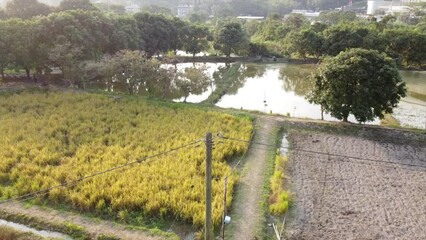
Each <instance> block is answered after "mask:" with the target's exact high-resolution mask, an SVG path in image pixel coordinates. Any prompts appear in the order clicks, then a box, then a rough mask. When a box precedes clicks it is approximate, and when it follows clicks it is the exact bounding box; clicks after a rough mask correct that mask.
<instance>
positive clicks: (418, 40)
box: [383, 28, 426, 67]
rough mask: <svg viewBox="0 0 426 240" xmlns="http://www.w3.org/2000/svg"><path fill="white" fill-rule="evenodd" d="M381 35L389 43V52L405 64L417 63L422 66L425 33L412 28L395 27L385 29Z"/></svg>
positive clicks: (424, 59)
mask: <svg viewBox="0 0 426 240" xmlns="http://www.w3.org/2000/svg"><path fill="white" fill-rule="evenodd" d="M383 36H384V38H385V39H386V40H387V42H388V43H389V44H388V49H387V51H388V52H389V54H390V55H391V56H394V57H395V58H398V59H399V60H400V61H401V62H403V63H405V64H406V66H411V65H412V64H418V66H419V67H422V65H423V63H424V62H426V33H424V32H422V31H418V30H416V29H414V28H395V29H386V30H385V31H384V32H383Z"/></svg>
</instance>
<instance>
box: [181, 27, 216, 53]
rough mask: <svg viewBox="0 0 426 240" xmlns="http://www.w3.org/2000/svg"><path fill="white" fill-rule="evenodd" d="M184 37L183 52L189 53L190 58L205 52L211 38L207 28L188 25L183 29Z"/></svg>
mask: <svg viewBox="0 0 426 240" xmlns="http://www.w3.org/2000/svg"><path fill="white" fill-rule="evenodd" d="M184 31H185V33H186V34H185V35H184V37H183V40H182V42H183V50H185V51H186V52H187V53H191V54H192V56H194V57H195V55H196V54H197V53H199V52H202V51H206V50H207V49H208V48H209V41H210V40H211V38H212V36H211V34H210V31H209V29H208V28H207V27H203V26H198V25H189V26H188V27H186V28H185V30H184Z"/></svg>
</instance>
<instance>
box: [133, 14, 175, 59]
mask: <svg viewBox="0 0 426 240" xmlns="http://www.w3.org/2000/svg"><path fill="white" fill-rule="evenodd" d="M135 19H136V22H137V24H138V27H139V30H140V34H141V36H140V37H141V47H140V49H142V50H143V51H144V52H145V53H146V54H147V56H148V57H152V56H153V55H155V54H160V53H165V52H167V51H169V50H175V49H177V48H178V47H179V45H180V44H181V42H180V41H179V37H180V35H179V31H178V28H180V27H181V26H182V24H183V22H182V21H180V20H177V19H168V18H166V17H165V16H162V15H154V14H148V13H137V14H135ZM178 24H179V25H178Z"/></svg>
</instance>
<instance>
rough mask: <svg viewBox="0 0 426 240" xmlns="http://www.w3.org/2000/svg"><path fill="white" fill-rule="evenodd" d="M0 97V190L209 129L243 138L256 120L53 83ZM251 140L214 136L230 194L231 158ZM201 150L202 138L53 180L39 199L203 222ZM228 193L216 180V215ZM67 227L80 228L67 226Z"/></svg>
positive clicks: (15, 191)
mask: <svg viewBox="0 0 426 240" xmlns="http://www.w3.org/2000/svg"><path fill="white" fill-rule="evenodd" d="M0 98H1V100H0V101H1V102H2V103H3V104H2V105H0V122H1V123H2V124H1V125H0V132H1V133H2V138H0V158H1V159H2V161H1V162H0V173H1V174H3V177H2V178H3V180H5V181H2V182H1V183H0V189H1V195H0V198H3V199H4V198H9V197H14V196H18V195H22V194H25V193H30V192H33V191H37V190H40V189H43V188H48V187H51V186H54V185H58V184H61V183H64V182H71V181H74V180H76V179H77V178H80V177H82V176H87V175H89V174H92V173H94V172H98V171H103V170H105V169H108V168H112V167H115V166H118V165H121V164H124V163H128V162H130V161H134V160H136V159H144V158H145V157H147V156H151V155H154V154H157V153H160V152H163V151H166V150H169V149H172V148H176V147H178V146H181V145H183V144H187V143H189V142H192V141H195V140H198V139H200V138H201V137H202V136H203V135H204V134H205V132H209V131H210V132H213V133H215V132H219V131H221V132H222V133H223V134H225V135H226V136H230V137H234V138H241V139H247V138H249V136H250V134H251V131H252V125H251V121H249V120H246V119H242V118H236V117H233V116H230V115H227V114H222V113H216V112H206V111H204V110H199V109H195V108H190V107H180V106H181V105H175V104H173V105H171V106H164V105H160V104H156V103H153V102H147V101H143V100H141V99H140V98H130V97H129V98H122V99H115V98H112V97H108V96H104V95H93V94H84V93H80V94H72V93H52V92H48V93H46V94H40V93H33V94H31V93H21V94H15V95H9V96H1V97H0ZM246 147H247V146H246V145H245V144H243V143H241V144H240V143H236V144H235V143H233V144H220V145H217V146H215V151H214V153H213V159H214V163H213V169H214V172H213V177H214V178H216V177H217V178H219V179H222V178H223V177H224V176H225V175H228V176H230V178H229V181H228V183H229V184H228V186H229V189H230V190H229V191H228V194H229V195H228V198H229V199H230V202H229V204H230V203H231V200H232V189H233V186H234V183H235V177H234V176H233V175H232V173H231V169H230V167H229V166H228V165H227V164H226V159H228V158H230V157H231V156H233V155H236V154H241V153H243V152H244V151H245V150H246ZM204 160H205V151H204V149H203V148H200V147H198V148H196V147H189V148H186V149H185V150H182V151H177V152H173V153H170V154H167V155H163V156H160V157H158V158H155V159H152V160H149V161H148V160H146V161H143V162H142V163H141V164H137V165H134V166H132V167H129V168H125V169H121V170H119V171H114V172H110V173H108V174H104V175H100V176H98V177H96V178H92V179H90V180H87V181H83V182H81V183H80V184H78V185H75V186H73V187H70V188H56V189H55V190H52V191H51V192H50V193H49V194H48V195H46V196H43V199H44V200H46V201H47V202H48V203H51V204H66V205H68V206H70V207H72V208H74V209H76V210H80V211H85V212H93V213H101V214H108V215H109V216H113V217H117V216H118V215H121V217H122V218H123V219H125V217H126V214H123V213H121V214H119V212H120V211H128V213H129V214H130V213H137V214H139V215H142V216H144V217H145V216H146V217H147V218H148V217H152V216H157V217H159V216H160V214H163V215H164V216H165V217H170V218H171V217H173V219H174V218H175V217H177V218H179V219H182V220H184V221H188V222H191V223H193V224H195V225H197V226H200V225H202V224H203V222H204V206H205V203H204V201H205V199H204V194H205V189H204V184H203V179H204V169H205V166H204V165H205V164H204ZM5 183H6V184H5ZM222 196H223V185H222V184H221V181H218V182H216V181H213V206H214V209H213V219H214V224H215V225H216V224H218V223H219V222H220V219H221V214H222ZM163 209H167V212H166V213H165V212H164V210H163ZM124 213H125V212H124ZM70 229H71V230H72V229H74V230H75V231H80V230H82V229H79V228H76V227H74V226H68V230H70ZM66 232H70V231H66Z"/></svg>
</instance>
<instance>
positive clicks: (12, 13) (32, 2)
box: [5, 0, 52, 19]
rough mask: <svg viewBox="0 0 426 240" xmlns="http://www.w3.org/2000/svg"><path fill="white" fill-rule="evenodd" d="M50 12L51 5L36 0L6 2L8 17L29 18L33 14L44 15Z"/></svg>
mask: <svg viewBox="0 0 426 240" xmlns="http://www.w3.org/2000/svg"><path fill="white" fill-rule="evenodd" d="M51 12H52V9H51V7H49V6H47V5H46V4H43V3H39V2H38V1H37V0H12V1H9V2H8V3H7V4H6V11H5V13H6V15H7V17H10V18H14V17H16V18H22V19H29V18H32V17H34V16H39V15H43V16H46V15H48V14H49V13H51Z"/></svg>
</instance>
